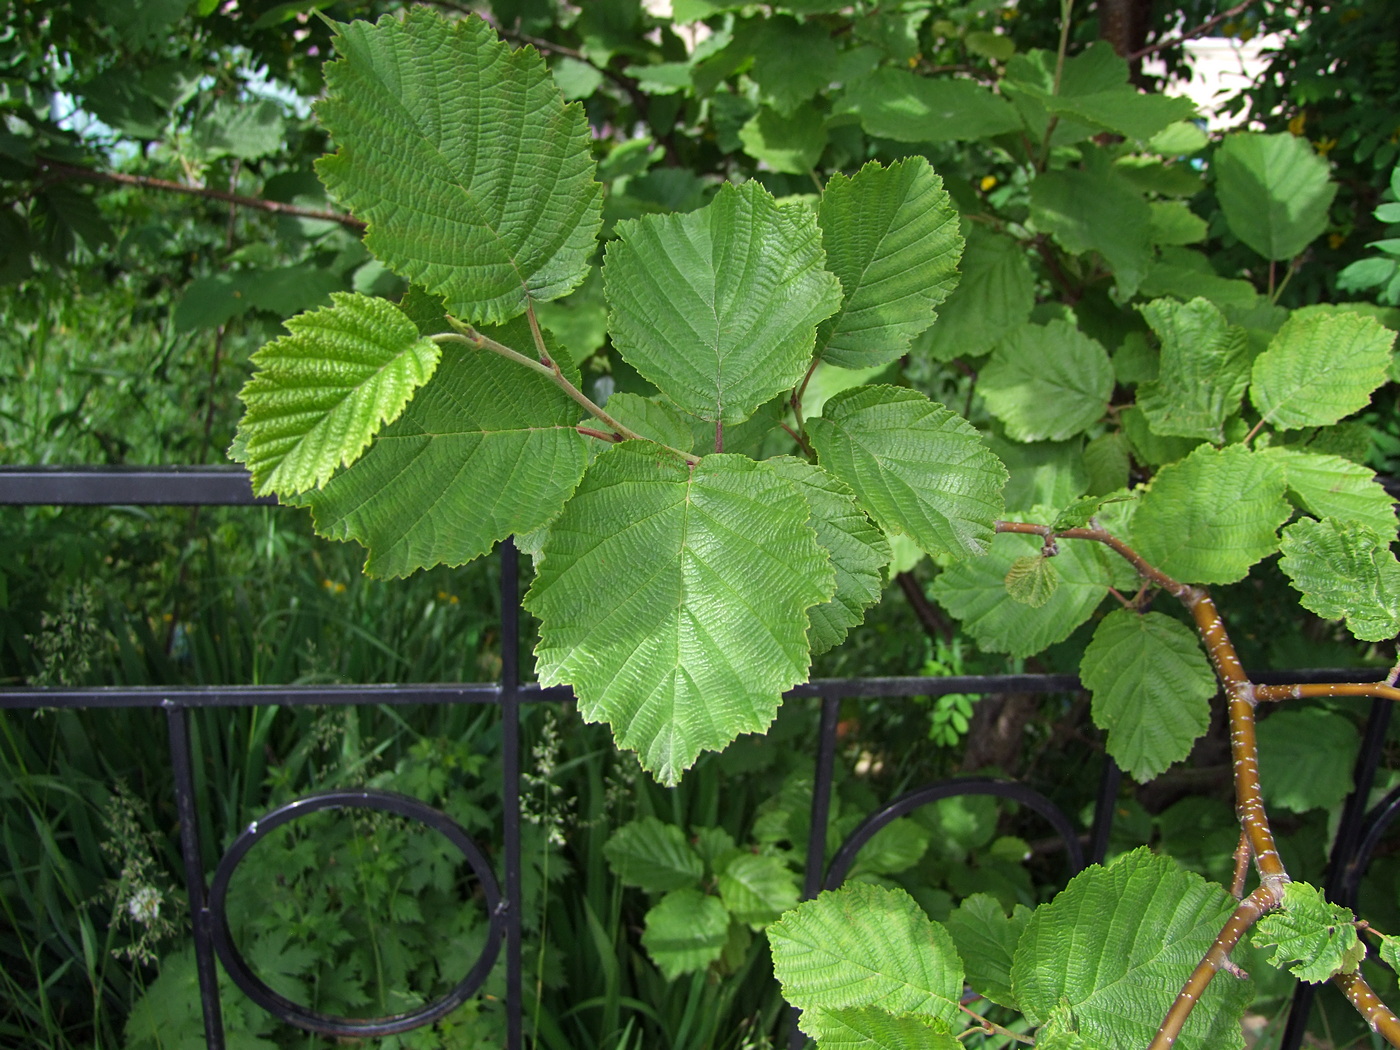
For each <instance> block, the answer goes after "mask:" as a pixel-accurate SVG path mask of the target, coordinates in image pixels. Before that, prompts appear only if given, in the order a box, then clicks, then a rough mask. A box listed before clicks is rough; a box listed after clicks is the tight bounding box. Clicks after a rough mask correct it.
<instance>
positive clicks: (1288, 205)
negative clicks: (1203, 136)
mask: <svg viewBox="0 0 1400 1050" xmlns="http://www.w3.org/2000/svg"><path fill="white" fill-rule="evenodd" d="M1211 163H1212V167H1213V168H1214V169H1215V192H1216V195H1217V196H1218V197H1219V198H1220V208H1221V210H1222V211H1223V212H1224V213H1225V221H1226V222H1227V223H1228V224H1229V226H1230V230H1231V232H1233V233H1234V235H1235V236H1236V237H1238V238H1239V239H1240V240H1242V241H1244V243H1245V244H1247V245H1249V246H1250V247H1251V248H1253V249H1254V250H1255V251H1256V252H1258V253H1259V254H1260V255H1262V256H1264V258H1266V259H1275V260H1281V259H1291V258H1293V256H1295V255H1297V254H1298V253H1299V252H1301V251H1302V250H1303V249H1304V248H1306V247H1307V246H1308V244H1309V243H1311V242H1312V241H1313V240H1314V239H1315V238H1317V237H1319V236H1320V235H1321V234H1322V231H1323V230H1324V229H1326V228H1327V210H1328V209H1329V208H1330V207H1331V206H1332V198H1334V197H1335V196H1336V195H1337V187H1336V185H1335V184H1334V183H1332V182H1331V181H1329V179H1328V169H1327V162H1326V161H1325V160H1323V159H1322V158H1321V157H1319V156H1318V155H1317V152H1316V151H1315V150H1314V149H1313V148H1312V143H1310V142H1309V141H1308V140H1307V139H1305V138H1302V137H1301V136H1295V135H1291V134H1289V133H1288V132H1286V131H1284V132H1279V133H1278V134H1277V135H1259V134H1255V133H1253V132H1236V133H1234V134H1232V135H1229V136H1227V137H1226V139H1225V141H1224V142H1223V143H1221V145H1220V148H1219V149H1218V150H1216V151H1215V157H1214V159H1213V161H1212V162H1211Z"/></svg>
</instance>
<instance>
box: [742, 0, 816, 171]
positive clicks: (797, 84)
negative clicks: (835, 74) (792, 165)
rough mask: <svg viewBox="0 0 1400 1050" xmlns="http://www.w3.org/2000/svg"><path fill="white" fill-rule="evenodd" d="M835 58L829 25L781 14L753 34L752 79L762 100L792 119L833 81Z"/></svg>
mask: <svg viewBox="0 0 1400 1050" xmlns="http://www.w3.org/2000/svg"><path fill="white" fill-rule="evenodd" d="M836 58H837V47H836V41H834V40H833V39H832V37H831V31H830V30H829V29H827V27H826V26H824V25H822V24H820V23H817V22H798V21H796V20H794V19H792V18H788V17H785V16H781V15H780V16H778V17H775V18H769V19H765V20H764V21H763V22H762V23H761V24H760V26H759V28H758V31H757V32H756V33H755V34H754V40H753V69H752V71H751V72H750V76H752V77H753V81H754V83H755V84H757V85H758V90H759V96H760V97H761V98H762V100H763V101H764V102H766V103H767V104H768V105H769V106H771V107H772V109H773V110H774V111H775V112H776V113H777V114H778V115H780V116H782V117H789V116H791V115H792V114H793V113H794V112H796V111H797V109H798V107H800V106H801V105H802V104H803V103H804V102H806V101H807V100H808V99H810V98H811V97H812V96H813V95H815V94H816V93H817V92H819V91H822V90H824V89H825V88H826V87H827V85H828V84H829V83H830V82H831V72H830V70H831V67H832V66H834V65H835V64H836ZM808 167H810V165H809V166H808ZM804 173H805V169H804Z"/></svg>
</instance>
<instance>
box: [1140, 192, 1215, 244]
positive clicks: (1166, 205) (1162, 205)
mask: <svg viewBox="0 0 1400 1050" xmlns="http://www.w3.org/2000/svg"><path fill="white" fill-rule="evenodd" d="M1148 207H1149V208H1151V209H1152V243H1153V244H1176V245H1181V244H1200V243H1201V242H1202V241H1204V240H1205V239H1206V234H1207V232H1208V227H1207V224H1206V220H1205V219H1203V218H1201V217H1200V216H1199V215H1197V214H1196V213H1195V212H1193V211H1192V210H1191V208H1190V206H1189V205H1188V204H1187V203H1186V202H1185V201H1152V202H1150V203H1149V204H1148Z"/></svg>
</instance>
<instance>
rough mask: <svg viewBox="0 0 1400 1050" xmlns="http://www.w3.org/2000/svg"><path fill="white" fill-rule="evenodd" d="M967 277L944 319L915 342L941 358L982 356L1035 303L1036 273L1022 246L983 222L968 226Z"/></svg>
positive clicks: (964, 272) (945, 309) (1017, 324)
mask: <svg viewBox="0 0 1400 1050" xmlns="http://www.w3.org/2000/svg"><path fill="white" fill-rule="evenodd" d="M964 234H965V235H966V237H967V248H966V250H965V251H964V252H963V257H962V278H961V279H960V280H959V281H958V284H957V287H956V288H954V289H953V294H952V295H950V296H949V297H948V299H947V301H946V302H944V303H943V305H942V306H941V307H940V308H939V311H938V320H937V321H936V322H935V323H934V325H933V326H932V327H931V328H929V329H928V330H927V331H926V332H924V334H923V335H921V336H919V337H918V338H917V339H916V340H915V342H914V346H915V348H916V349H917V350H918V351H919V352H920V353H926V354H928V355H929V356H931V357H932V358H933V359H934V360H935V361H951V360H952V359H953V358H955V357H963V358H968V357H979V356H981V355H982V354H985V353H987V352H988V351H989V350H991V349H992V347H993V346H995V345H996V343H997V340H999V339H1000V338H1001V337H1002V336H1004V335H1006V334H1007V333H1008V332H1012V331H1015V330H1016V329H1017V328H1019V327H1020V326H1021V325H1022V324H1024V323H1025V322H1026V321H1027V320H1028V319H1029V318H1030V315H1031V309H1032V307H1034V306H1035V279H1034V278H1033V277H1032V276H1031V268H1030V264H1029V263H1028V262H1027V261H1026V253H1025V252H1024V251H1022V250H1021V246H1020V245H1019V244H1018V243H1016V242H1015V241H1014V240H1012V239H1011V238H1010V237H1007V236H1004V235H1003V234H999V233H988V232H987V231H985V230H983V229H982V228H981V227H980V226H973V227H972V228H971V229H965V230H964Z"/></svg>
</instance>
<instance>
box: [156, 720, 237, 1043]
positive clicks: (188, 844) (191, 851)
mask: <svg viewBox="0 0 1400 1050" xmlns="http://www.w3.org/2000/svg"><path fill="white" fill-rule="evenodd" d="M161 706H162V707H163V708H165V716H166V724H167V725H168V726H169V729H170V765H171V768H172V769H173V771H174V774H175V812H176V814H177V815H178V817H179V820H180V852H181V853H182V854H183V856H184V859H185V890H186V892H187V893H188V894H189V899H190V923H191V925H192V926H193V927H194V959H195V970H196V972H197V973H198V974H199V999H200V1005H201V1006H202V1007H203V1012H204V1042H205V1045H206V1046H207V1047H208V1048H209V1050H224V1017H223V1010H222V1009H221V1007H220V1005H219V971H218V963H217V961H216V960H215V957H214V929H213V917H212V916H211V915H210V913H209V888H208V886H206V885H205V882H204V859H203V851H202V846H201V844H200V840H199V816H198V815H197V814H196V813H195V806H194V800H195V790H194V755H193V753H192V751H191V748H190V711H189V708H187V707H184V706H181V705H179V704H176V703H173V702H172V701H170V700H166V701H164V702H163V703H162V704H161Z"/></svg>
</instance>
